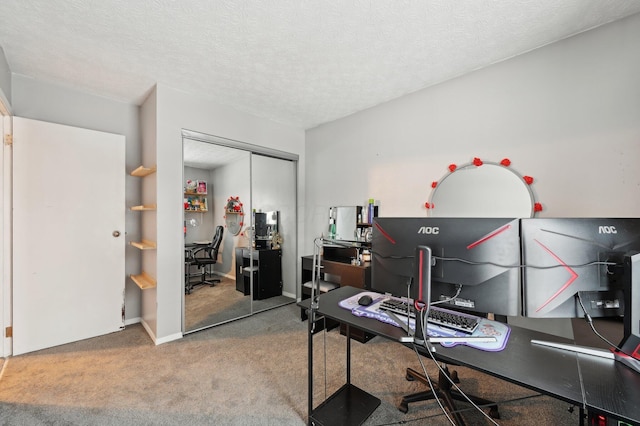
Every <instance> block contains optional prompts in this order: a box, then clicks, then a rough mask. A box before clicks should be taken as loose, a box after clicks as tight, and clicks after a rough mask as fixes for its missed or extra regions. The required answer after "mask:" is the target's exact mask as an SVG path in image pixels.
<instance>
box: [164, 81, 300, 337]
mask: <svg viewBox="0 0 640 426" xmlns="http://www.w3.org/2000/svg"><path fill="white" fill-rule="evenodd" d="M156 93H157V147H156V149H157V165H158V172H157V173H156V174H157V185H158V200H157V203H158V211H157V221H158V223H157V229H158V238H157V243H158V249H157V262H158V266H157V267H158V271H157V277H158V286H157V306H158V328H157V338H158V339H159V340H162V339H163V338H166V337H167V336H173V335H175V334H176V333H181V332H182V298H183V293H184V291H183V286H182V269H183V261H182V258H183V253H182V252H181V246H182V239H183V236H182V213H183V212H182V162H181V161H180V159H181V158H182V136H181V131H182V129H188V130H193V131H197V132H202V133H206V134H210V135H215V136H221V137H224V138H228V139H233V140H237V141H243V142H248V143H252V144H255V145H260V146H264V147H269V148H273V149H278V150H281V151H286V152H290V153H294V154H298V155H299V156H300V159H301V163H303V162H304V131H303V130H302V129H296V128H292V127H290V126H286V125H282V124H278V123H275V122H273V121H269V120H266V119H262V118H259V117H255V116H252V115H249V114H245V113H242V112H239V111H236V110H233V109H231V108H229V107H224V106H221V105H218V104H216V103H215V102H213V101H211V100H207V99H203V98H199V97H197V96H194V95H192V94H188V93H185V92H181V91H178V90H175V89H172V88H169V87H167V86H164V85H162V84H158V85H157V87H156ZM301 169H302V170H301V173H304V169H303V168H301ZM298 184H299V188H303V187H304V179H302V178H301V179H300V180H299V182H298Z"/></svg>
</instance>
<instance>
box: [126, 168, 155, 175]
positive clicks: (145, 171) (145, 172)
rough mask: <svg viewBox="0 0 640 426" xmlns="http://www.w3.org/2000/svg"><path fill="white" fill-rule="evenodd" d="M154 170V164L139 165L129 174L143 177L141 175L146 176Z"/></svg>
mask: <svg viewBox="0 0 640 426" xmlns="http://www.w3.org/2000/svg"><path fill="white" fill-rule="evenodd" d="M155 172H156V166H153V167H144V166H140V167H138V168H137V169H135V170H134V171H132V172H131V176H138V177H143V176H148V175H150V174H152V173H155Z"/></svg>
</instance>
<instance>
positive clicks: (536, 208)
mask: <svg viewBox="0 0 640 426" xmlns="http://www.w3.org/2000/svg"><path fill="white" fill-rule="evenodd" d="M533 211H534V212H541V211H542V204H540V203H535V204H534V205H533Z"/></svg>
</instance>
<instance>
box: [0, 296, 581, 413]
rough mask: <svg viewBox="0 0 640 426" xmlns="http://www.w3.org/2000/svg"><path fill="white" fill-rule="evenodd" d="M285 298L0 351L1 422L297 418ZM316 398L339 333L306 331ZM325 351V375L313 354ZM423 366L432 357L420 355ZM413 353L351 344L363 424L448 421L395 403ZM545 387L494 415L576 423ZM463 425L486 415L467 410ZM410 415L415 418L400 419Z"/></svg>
mask: <svg viewBox="0 0 640 426" xmlns="http://www.w3.org/2000/svg"><path fill="white" fill-rule="evenodd" d="M299 315H300V311H299V309H298V308H297V307H296V306H295V305H287V306H284V307H280V308H277V309H272V310H269V311H266V312H263V313H261V314H258V315H255V316H253V317H249V318H246V319H243V320H240V321H234V322H230V323H227V324H225V325H221V326H218V327H214V328H211V329H207V330H204V331H200V332H197V333H193V334H190V335H188V336H187V337H185V338H184V339H181V340H179V341H174V342H170V343H166V344H163V345H159V346H154V345H153V343H152V342H151V340H150V339H149V337H148V336H147V335H146V333H145V331H144V329H143V328H142V327H141V326H140V325H133V326H129V327H127V329H126V330H123V331H121V332H117V333H113V334H110V335H106V336H102V337H97V338H93V339H88V340H84V341H81V342H77V343H72V344H68V345H63V346H59V347H56V348H51V349H46V350H42V351H38V352H34V353H31V354H26V355H21V356H16V357H11V358H8V359H7V360H5V362H4V365H3V369H2V375H1V376H0V424H3V425H177V424H185V425H186V424H188V425H243V426H250V425H304V424H306V416H307V333H306V331H307V325H306V322H301V321H300V317H299ZM314 345H315V351H314V358H315V363H316V364H315V365H316V367H317V368H315V369H314V381H315V383H316V386H315V387H314V398H315V401H316V404H317V403H319V402H320V400H321V399H322V398H323V397H324V396H325V395H329V394H331V393H332V392H333V391H334V390H336V389H338V388H339V387H340V386H341V385H342V383H343V380H344V373H345V360H346V358H345V338H344V337H343V336H341V335H340V334H339V331H337V330H334V331H331V332H328V333H319V334H317V335H315V337H314ZM325 360H326V373H327V374H326V381H325V374H324V368H323V367H324V364H325ZM425 364H426V365H427V368H428V370H429V372H430V374H432V375H433V374H435V373H436V367H435V366H434V365H433V363H431V362H429V361H428V360H425ZM407 366H412V367H414V368H416V369H419V368H420V364H419V363H418V361H417V359H416V356H415V354H414V353H413V352H412V351H411V350H410V349H407V348H404V347H402V346H400V345H398V344H396V343H393V342H389V341H385V340H384V339H381V338H379V337H378V338H375V339H373V340H371V341H370V342H368V343H366V344H361V343H358V342H354V343H353V345H352V382H353V383H354V384H355V385H356V386H359V387H360V388H362V389H365V390H367V391H369V392H371V393H372V394H374V395H376V396H377V397H379V398H381V399H382V401H383V402H382V405H381V406H380V407H379V408H378V410H377V411H376V412H375V413H374V414H373V415H372V416H371V417H370V418H369V420H367V422H366V425H367V426H372V425H382V424H400V422H402V423H404V422H406V423H407V424H430V425H431V424H432V425H445V424H448V422H447V421H446V419H445V418H444V417H443V416H442V415H441V414H440V412H439V409H438V408H437V405H436V404H435V402H434V401H430V402H424V403H418V404H415V405H412V406H411V407H410V409H409V413H408V414H406V415H405V414H403V413H401V412H400V411H398V410H397V409H396V405H397V403H398V402H399V401H400V399H401V397H402V395H403V394H406V393H409V392H413V391H416V390H420V389H422V386H421V385H420V384H419V383H417V382H407V381H406V380H405V379H404V370H405V368H406V367H407ZM458 371H459V374H460V377H461V379H462V384H461V387H462V388H463V389H465V390H468V391H469V392H472V393H478V394H482V395H483V396H485V397H488V398H492V399H495V400H498V401H502V400H506V399H512V398H519V397H526V396H532V395H535V394H534V393H533V392H531V391H529V390H526V389H523V388H520V387H518V386H515V385H511V384H508V383H505V382H501V381H499V380H496V379H493V378H490V377H488V376H485V375H482V374H480V373H477V372H474V371H472V370H469V369H465V368H459V369H458ZM567 408H568V406H567V404H566V403H563V402H559V401H556V400H553V399H550V398H548V397H533V398H530V399H524V400H520V401H517V402H511V403H502V404H500V412H501V415H502V419H501V420H498V423H499V424H501V425H506V426H508V425H576V424H578V415H577V410H576V412H575V413H573V414H572V413H569V412H568V411H567ZM463 415H464V417H465V418H466V419H467V420H468V423H469V424H471V425H476V424H489V423H488V422H487V421H485V420H484V419H483V418H482V417H481V416H479V415H478V414H477V413H475V412H473V411H469V412H465V413H464V414H463ZM411 419H418V420H416V421H411Z"/></svg>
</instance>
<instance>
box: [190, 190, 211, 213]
mask: <svg viewBox="0 0 640 426" xmlns="http://www.w3.org/2000/svg"><path fill="white" fill-rule="evenodd" d="M184 195H185V198H184V211H185V212H186V213H189V212H193V213H206V212H208V211H209V203H208V202H207V194H197V193H193V194H189V193H186V192H185V194H184Z"/></svg>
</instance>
